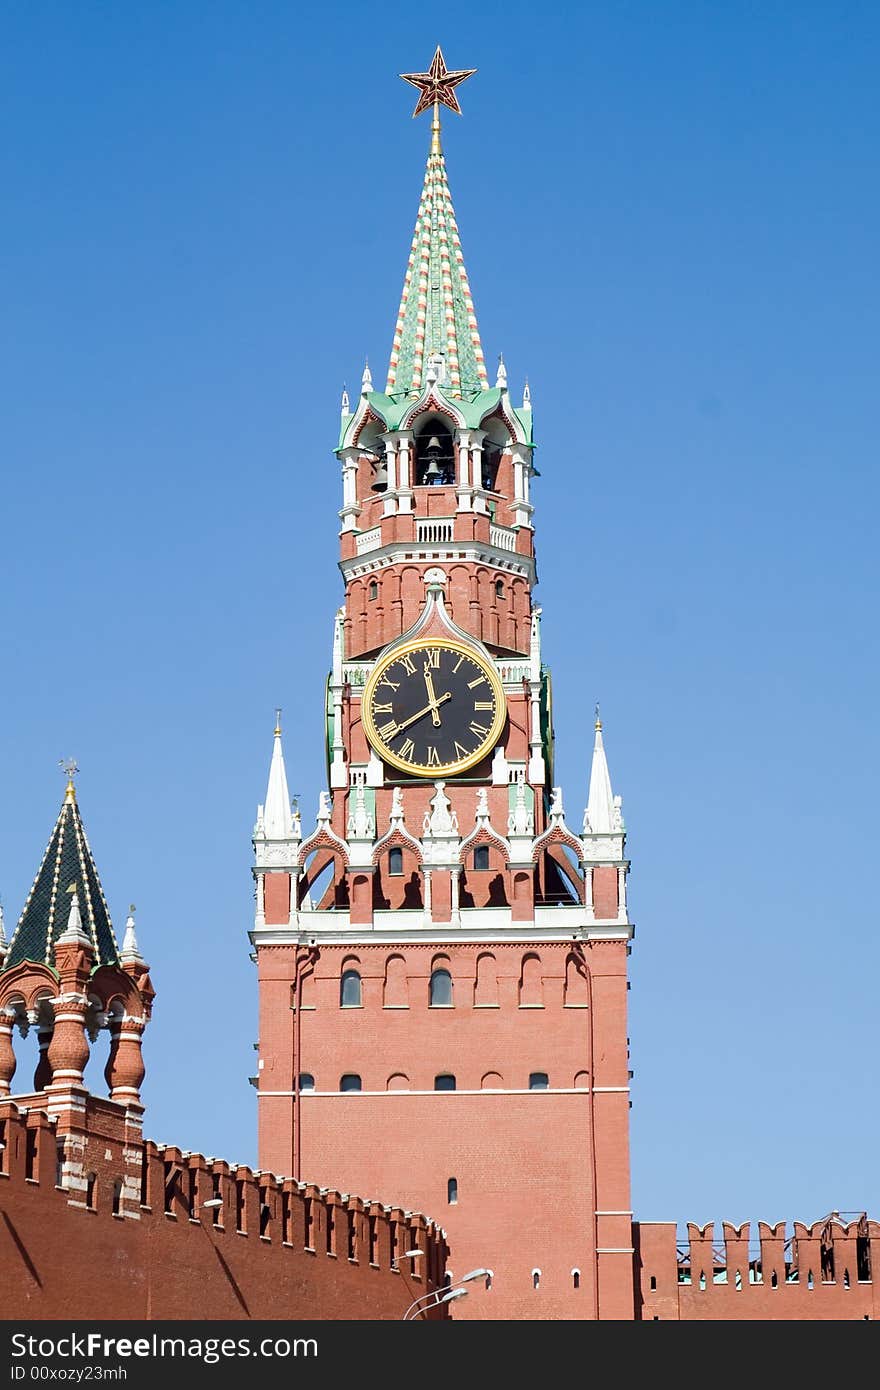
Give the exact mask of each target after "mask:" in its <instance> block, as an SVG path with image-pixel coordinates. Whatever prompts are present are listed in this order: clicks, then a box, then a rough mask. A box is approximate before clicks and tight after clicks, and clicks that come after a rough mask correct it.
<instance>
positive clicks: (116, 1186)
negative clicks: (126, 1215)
mask: <svg viewBox="0 0 880 1390" xmlns="http://www.w3.org/2000/svg"><path fill="white" fill-rule="evenodd" d="M121 1211H122V1179H121V1178H117V1179H116V1180H115V1182H114V1183H113V1215H114V1216H119V1214H120V1213H121Z"/></svg>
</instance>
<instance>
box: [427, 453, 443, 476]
mask: <svg viewBox="0 0 880 1390" xmlns="http://www.w3.org/2000/svg"><path fill="white" fill-rule="evenodd" d="M425 477H426V478H439V477H440V465H439V463H438V462H437V460H436V458H432V459H431V460H430V462H429V464H428V466H427V468H426V469H425Z"/></svg>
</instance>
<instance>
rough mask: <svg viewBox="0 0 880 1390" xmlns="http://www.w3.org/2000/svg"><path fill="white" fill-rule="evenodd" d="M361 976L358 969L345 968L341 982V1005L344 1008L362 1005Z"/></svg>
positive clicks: (357, 1007)
mask: <svg viewBox="0 0 880 1390" xmlns="http://www.w3.org/2000/svg"><path fill="white" fill-rule="evenodd" d="M361 1003H362V1000H361V977H360V975H359V974H358V972H357V971H356V970H344V971H343V972H342V979H341V980H340V982H339V1005H340V1008H343V1009H359V1008H360V1007H361Z"/></svg>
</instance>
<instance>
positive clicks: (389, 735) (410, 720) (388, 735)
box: [385, 691, 452, 739]
mask: <svg viewBox="0 0 880 1390" xmlns="http://www.w3.org/2000/svg"><path fill="white" fill-rule="evenodd" d="M451 699H452V692H451V691H447V692H446V694H445V695H441V696H440V698H439V700H436V701H435V702H434V705H442V704H444V703H445V702H446V701H447V700H451ZM434 705H425V707H424V709H419V710H416V712H415V714H411V715H410V716H409V718H408V719H404V720H403V722H402V723H400V724H398V725H397V728H396V729H395V730H394V732H393V733H387V732H386V734H385V737H386V739H389V738H394V737H395V736H396V735H397V734H400V733H403V730H404V729H408V728H409V726H410V724H415V722H416V720H417V719H421V717H422V715H423V714H427V713H428V712H429V710H433V709H434Z"/></svg>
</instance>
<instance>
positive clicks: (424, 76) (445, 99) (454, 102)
mask: <svg viewBox="0 0 880 1390" xmlns="http://www.w3.org/2000/svg"><path fill="white" fill-rule="evenodd" d="M475 72H476V68H465V69H463V70H462V71H461V72H450V71H449V69H448V68H447V66H446V61H445V59H444V57H443V54H442V53H441V51H440V45H439V44H438V45H437V52H436V53H435V54H434V59H433V62H432V63H431V66H430V68H429V69H428V71H427V72H402V73H401V74H400V76H401V77H402V78H403V80H404V82H409V83H410V84H411V85H412V86H413V87H418V89H419V99H418V101H417V102H416V109H415V111H414V112H413V116H419V115H421V113H422V112H423V111H427V109H428V107H429V106H435V105H436V104H437V103H439V104H440V105H441V106H448V107H449V109H450V111H455V113H456V114H457V115H459V116H460V115H461V107H460V106H459V104H458V97H457V96H456V95H455V88H456V87H457V86H458V85H459V83H460V82H464V81H465V80H466V79H467V78H468V77H473V75H474V73H475Z"/></svg>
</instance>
